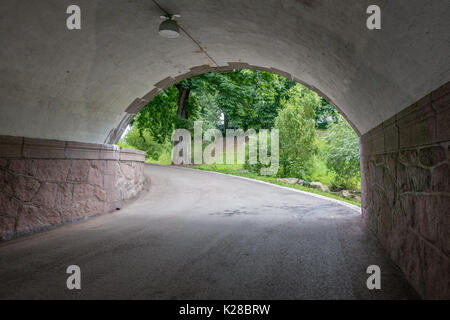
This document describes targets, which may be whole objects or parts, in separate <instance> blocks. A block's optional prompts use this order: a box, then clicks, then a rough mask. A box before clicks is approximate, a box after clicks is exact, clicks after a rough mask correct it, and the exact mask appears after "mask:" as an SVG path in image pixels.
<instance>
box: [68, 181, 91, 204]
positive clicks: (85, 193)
mask: <svg viewBox="0 0 450 320" xmlns="http://www.w3.org/2000/svg"><path fill="white" fill-rule="evenodd" d="M94 192H95V187H93V186H91V185H89V184H84V183H81V184H74V187H73V201H74V202H79V201H84V200H88V199H90V198H92V197H94Z"/></svg>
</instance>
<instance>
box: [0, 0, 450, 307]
mask: <svg viewBox="0 0 450 320" xmlns="http://www.w3.org/2000/svg"><path fill="white" fill-rule="evenodd" d="M71 4H72V1H67V0H62V1H61V0H43V1H39V2H38V1H34V2H30V1H25V0H3V1H2V2H1V4H0V12H1V15H2V19H1V21H0V32H1V38H2V40H3V46H2V49H1V50H0V65H1V71H2V72H1V79H2V81H1V86H0V99H1V105H0V110H1V117H0V199H1V203H0V234H1V237H2V238H4V239H10V238H12V237H16V236H20V235H22V234H27V233H29V232H34V231H40V230H45V229H46V228H48V227H50V226H55V225H60V224H62V223H66V222H70V221H76V220H79V219H82V218H84V217H87V216H92V215H95V214H100V213H105V212H110V211H113V210H116V209H120V207H121V205H122V202H123V201H125V200H127V199H131V198H133V197H134V196H136V195H137V194H138V192H139V191H140V190H141V189H142V186H143V185H144V177H143V163H144V160H145V154H144V153H143V152H139V151H135V150H125V149H120V148H119V147H117V146H116V145H115V144H116V143H117V142H118V140H119V139H120V137H121V136H122V134H123V132H124V130H125V129H126V127H127V126H128V125H129V123H130V121H131V120H132V119H133V117H134V116H135V115H136V114H137V113H138V112H139V110H141V109H142V108H143V107H144V106H145V105H146V104H147V103H148V102H149V101H150V100H151V99H152V98H153V97H155V96H156V95H157V94H158V93H159V92H161V91H162V90H164V89H166V88H168V87H169V86H171V85H173V84H175V83H178V82H179V81H181V80H183V79H187V78H190V77H192V76H195V75H199V74H203V73H206V72H211V71H216V72H229V71H233V70H235V69H256V70H262V71H268V72H271V73H275V74H278V75H282V76H284V77H287V78H289V79H292V80H294V81H297V82H299V83H302V84H304V85H306V86H307V87H309V88H311V89H313V90H314V91H316V92H318V93H319V94H320V95H322V96H323V97H324V98H326V99H327V100H328V101H329V102H330V103H331V104H332V105H333V106H335V107H336V108H337V109H338V110H339V111H340V112H341V113H342V114H343V115H344V117H345V118H346V119H347V120H348V121H349V123H350V124H351V125H352V127H353V128H354V130H355V131H356V132H357V133H358V136H359V143H360V156H361V185H362V219H363V221H364V223H365V225H366V226H367V228H368V230H370V231H371V232H373V233H374V234H375V235H376V237H377V239H378V241H379V242H380V243H381V245H382V246H383V248H384V249H385V250H386V252H387V253H388V255H389V257H390V258H391V259H392V260H393V261H394V262H395V264H397V265H398V266H399V268H400V269H401V270H402V272H403V273H404V275H405V277H406V278H407V280H408V281H409V282H410V284H411V285H412V286H413V287H414V289H415V290H416V291H417V292H418V293H419V294H420V296H422V297H423V298H441V299H442V298H444V299H449V298H450V162H449V161H450V160H449V152H450V125H449V124H450V82H449V80H450V34H449V30H450V20H449V19H448V17H449V16H450V4H449V2H448V1H446V0H436V1H430V2H424V1H421V0H411V1H387V0H377V1H375V2H373V1H368V0H362V1H354V2H351V3H350V1H344V0H339V1H331V0H329V1H327V0H286V1H270V0H264V1H261V0H258V1H256V0H250V1H237V0H231V1H207V0H196V1H186V0H182V1H180V0H179V1H175V0H158V1H149V0H135V1H125V0H114V1H105V0H96V1H87V0H78V1H77V3H76V4H77V5H78V6H79V8H80V9H81V25H80V27H81V28H80V29H74V30H69V29H68V28H67V25H66V19H67V18H68V16H69V15H68V13H67V8H68V7H69V6H70V5H71ZM373 4H376V5H378V6H379V7H380V9H381V29H375V30H371V29H369V28H367V26H366V21H367V18H368V16H369V15H368V13H367V8H368V6H370V5H373ZM168 13H170V14H179V15H180V18H178V19H177V22H178V24H179V26H180V36H179V37H178V38H176V39H167V38H164V37H161V36H160V35H159V34H158V27H159V25H160V23H161V19H160V16H162V15H166V14H168Z"/></svg>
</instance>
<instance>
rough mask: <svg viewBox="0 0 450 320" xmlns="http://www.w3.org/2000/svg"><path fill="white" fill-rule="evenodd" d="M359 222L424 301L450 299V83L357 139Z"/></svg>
mask: <svg viewBox="0 0 450 320" xmlns="http://www.w3.org/2000/svg"><path fill="white" fill-rule="evenodd" d="M360 146H361V170H362V181H361V182H362V189H363V199H362V200H363V208H362V212H363V217H364V220H365V222H366V223H367V226H368V227H369V228H370V229H371V230H373V231H374V232H375V233H376V235H377V237H378V239H379V240H380V242H381V243H382V245H383V246H384V247H385V249H386V250H387V252H388V253H389V254H390V256H391V258H392V259H393V260H394V261H395V262H396V263H397V264H398V265H399V266H400V268H401V269H402V270H403V272H404V273H405V274H406V277H407V278H408V280H409V281H410V282H411V284H412V285H413V286H414V287H415V289H416V290H417V291H418V292H419V293H420V294H421V295H422V296H423V297H425V298H446V299H449V298H450V167H449V166H450V163H449V152H450V82H449V83H447V84H445V85H444V86H442V87H440V88H439V89H437V90H435V91H434V92H432V93H431V94H429V95H427V96H425V97H424V98H423V99H421V100H420V101H418V102H417V103H415V104H413V105H412V106H410V107H408V108H406V109H405V110H403V111H401V112H400V113H398V114H397V115H395V116H394V117H392V118H390V119H388V120H387V121H385V122H383V123H382V124H381V125H379V126H378V127H376V128H374V129H373V130H371V131H370V132H368V133H366V134H365V135H363V136H362V137H361V139H360Z"/></svg>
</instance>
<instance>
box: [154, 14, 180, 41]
mask: <svg viewBox="0 0 450 320" xmlns="http://www.w3.org/2000/svg"><path fill="white" fill-rule="evenodd" d="M180 17H181V16H180V15H179V14H174V15H171V14H167V15H165V16H161V19H163V20H164V21H163V22H161V24H160V25H159V35H160V36H161V37H164V38H178V37H179V36H180V27H179V26H178V23H177V22H176V21H175V19H176V18H180Z"/></svg>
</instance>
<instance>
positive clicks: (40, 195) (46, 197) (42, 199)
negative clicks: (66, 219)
mask: <svg viewBox="0 0 450 320" xmlns="http://www.w3.org/2000/svg"><path fill="white" fill-rule="evenodd" d="M57 190H58V185H57V184H56V183H43V184H42V185H41V187H40V188H39V191H38V192H37V193H36V195H35V196H34V198H33V200H32V202H33V204H34V205H38V206H42V207H49V208H53V207H54V206H55V200H56V195H57Z"/></svg>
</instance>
